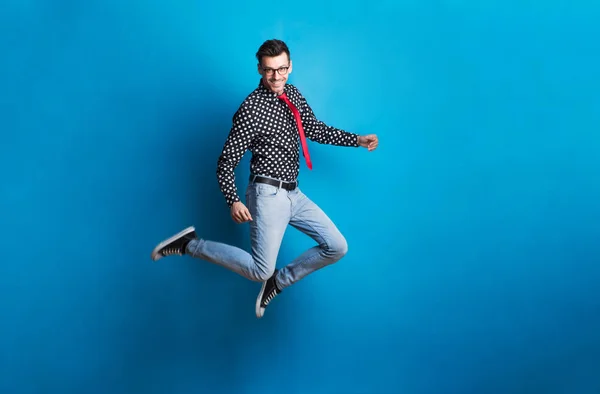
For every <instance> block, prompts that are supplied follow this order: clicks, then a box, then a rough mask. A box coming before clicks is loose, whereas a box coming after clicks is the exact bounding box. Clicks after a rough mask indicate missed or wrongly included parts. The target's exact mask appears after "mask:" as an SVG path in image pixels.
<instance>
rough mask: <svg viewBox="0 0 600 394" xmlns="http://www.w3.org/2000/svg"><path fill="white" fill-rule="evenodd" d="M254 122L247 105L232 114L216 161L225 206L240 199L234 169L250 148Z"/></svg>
mask: <svg viewBox="0 0 600 394" xmlns="http://www.w3.org/2000/svg"><path fill="white" fill-rule="evenodd" d="M254 132H255V128H254V124H253V121H252V114H251V109H250V108H249V107H248V106H247V105H243V106H241V107H240V108H239V109H238V110H237V111H236V113H235V115H234V116H233V124H232V126H231V130H230V131H229V135H228V137H227V140H226V141H225V145H224V146H223V150H222V151H221V155H220V156H219V160H218V161H217V180H218V182H219V188H220V189H221V193H223V196H225V201H226V202H227V206H229V207H231V206H232V205H233V204H234V203H235V202H237V201H240V197H239V196H238V193H237V187H236V185H235V173H234V170H235V168H236V167H237V165H238V164H239V162H240V160H241V159H242V157H243V156H244V154H245V153H246V151H247V150H248V149H249V148H250V144H251V143H252V139H253V137H254Z"/></svg>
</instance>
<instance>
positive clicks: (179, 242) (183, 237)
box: [152, 226, 196, 261]
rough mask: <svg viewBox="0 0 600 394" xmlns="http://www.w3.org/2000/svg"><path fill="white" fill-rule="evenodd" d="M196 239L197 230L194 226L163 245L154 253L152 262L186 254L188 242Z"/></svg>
mask: <svg viewBox="0 0 600 394" xmlns="http://www.w3.org/2000/svg"><path fill="white" fill-rule="evenodd" d="M195 238H196V229H195V228H194V227H193V226H190V227H188V228H186V229H185V230H183V231H181V232H179V233H178V234H175V235H173V236H172V237H171V238H168V239H166V240H164V241H162V242H161V243H159V244H158V245H157V246H156V248H154V250H153V251H152V260H154V261H157V260H160V259H162V258H163V257H166V256H171V255H178V256H183V255H184V254H185V247H186V246H187V244H188V242H190V241H191V240H192V239H195Z"/></svg>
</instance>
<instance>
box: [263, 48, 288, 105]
mask: <svg viewBox="0 0 600 394" xmlns="http://www.w3.org/2000/svg"><path fill="white" fill-rule="evenodd" d="M261 63H262V64H259V65H258V73H259V74H260V75H262V81H263V85H265V87H266V88H267V89H269V90H270V91H272V92H274V93H276V94H277V95H280V94H281V93H283V87H284V86H285V83H286V81H287V79H288V75H290V73H291V72H292V61H291V60H290V59H288V56H287V54H286V53H285V52H283V53H282V54H281V55H279V56H274V57H267V56H263V58H262V62H261Z"/></svg>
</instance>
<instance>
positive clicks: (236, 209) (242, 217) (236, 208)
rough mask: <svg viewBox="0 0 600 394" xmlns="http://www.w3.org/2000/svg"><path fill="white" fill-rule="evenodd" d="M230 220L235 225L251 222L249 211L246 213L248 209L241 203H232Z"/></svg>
mask: <svg viewBox="0 0 600 394" xmlns="http://www.w3.org/2000/svg"><path fill="white" fill-rule="evenodd" d="M231 218H232V219H233V221H234V222H236V223H244V222H249V221H250V220H252V216H250V211H248V208H246V206H245V205H244V204H243V203H242V202H241V201H237V202H234V203H233V205H232V206H231Z"/></svg>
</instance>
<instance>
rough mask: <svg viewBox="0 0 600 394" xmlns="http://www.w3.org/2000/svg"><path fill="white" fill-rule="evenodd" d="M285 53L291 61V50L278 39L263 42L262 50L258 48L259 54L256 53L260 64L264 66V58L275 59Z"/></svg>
mask: <svg viewBox="0 0 600 394" xmlns="http://www.w3.org/2000/svg"><path fill="white" fill-rule="evenodd" d="M284 52H285V53H286V54H287V56H288V59H289V58H290V50H289V49H288V46H287V45H286V44H285V42H283V41H281V40H277V39H272V40H267V41H265V42H263V44H262V45H261V46H260V48H258V52H256V59H257V60H258V63H260V64H262V58H263V56H267V57H274V56H279V55H281V54H282V53H284Z"/></svg>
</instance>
